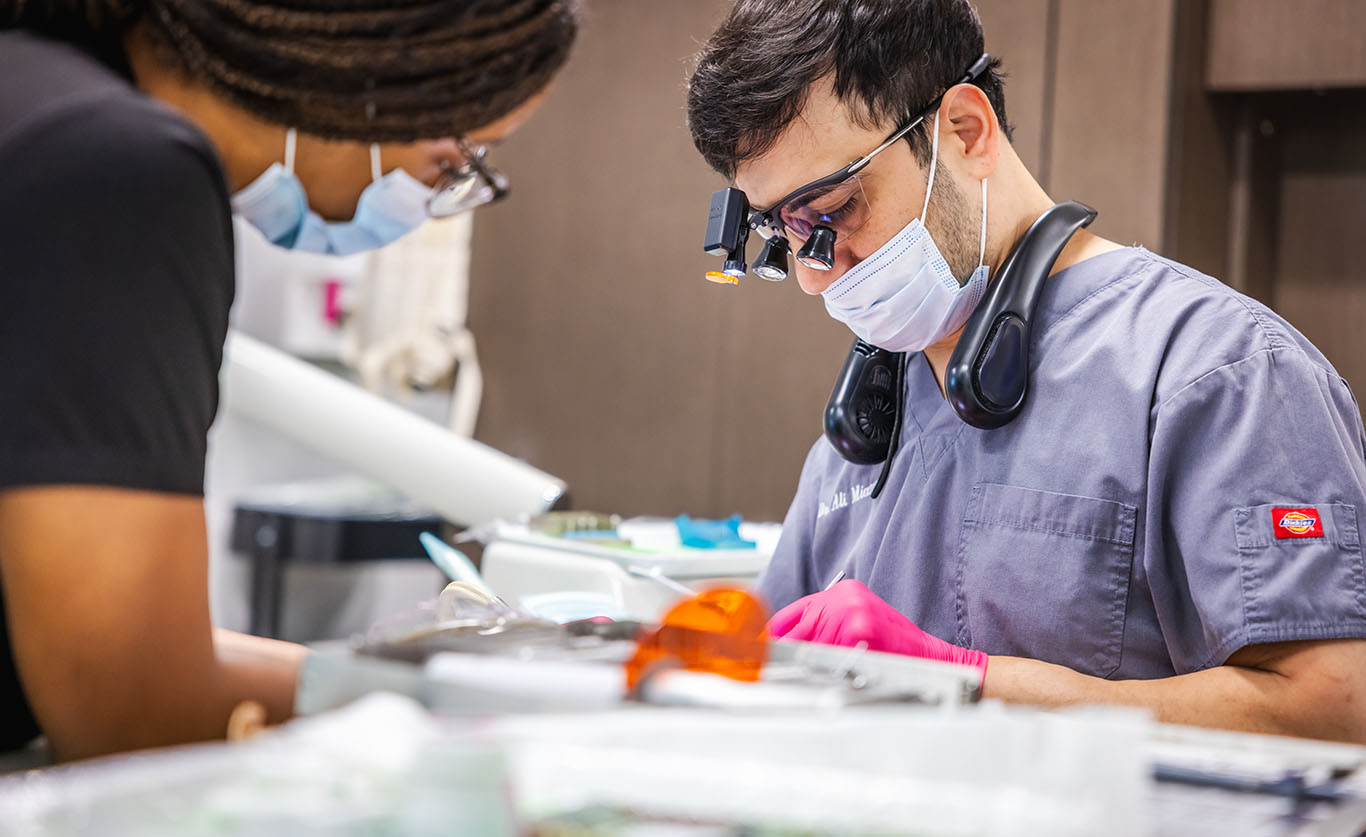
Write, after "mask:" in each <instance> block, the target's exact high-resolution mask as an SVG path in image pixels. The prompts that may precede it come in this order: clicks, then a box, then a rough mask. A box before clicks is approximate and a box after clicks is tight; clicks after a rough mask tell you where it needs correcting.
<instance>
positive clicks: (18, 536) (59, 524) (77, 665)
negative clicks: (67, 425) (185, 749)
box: [0, 486, 305, 760]
mask: <svg viewBox="0 0 1366 837" xmlns="http://www.w3.org/2000/svg"><path fill="white" fill-rule="evenodd" d="M0 580H2V581H3V587H4V596H5V607H6V611H7V613H8V617H9V633H10V641H11V643H12V645H13V650H14V657H15V663H16V666H17V668H18V670H19V676H20V679H21V680H22V682H23V686H24V690H25V693H26V694H27V696H28V700H29V702H30V704H31V705H32V707H33V711H34V714H35V715H36V716H37V718H38V721H39V723H40V724H41V726H42V728H43V731H44V732H45V733H46V735H47V737H48V741H49V742H50V744H51V746H52V749H53V753H54V754H55V755H56V757H57V758H59V759H63V760H67V759H77V758H85V757H89V756H96V755H101V754H105V753H111V752H117V751H121V750H131V749H138V748H143V747H155V746H162V745H167V744H176V743H182V742H187V741H197V740H205V739H213V738H222V737H223V736H224V733H225V730H226V726H227V719H228V715H229V714H230V713H231V712H232V710H233V708H234V707H235V706H236V705H237V704H238V703H239V702H241V701H243V700H248V699H251V700H257V701H259V702H261V703H262V704H264V705H265V706H266V707H267V710H268V717H269V720H270V722H272V723H278V722H280V721H282V720H284V719H285V718H287V717H288V716H289V714H290V712H291V706H292V703H293V695H294V687H295V682H296V678H297V674H298V668H299V664H300V662H301V661H302V658H303V655H304V653H305V652H304V649H303V648H302V647H301V646H297V645H293V644H290V643H284V642H277V641H273V640H267V639H261V638H259V637H250V636H244V635H241V634H234V633H232V632H229V631H218V632H215V631H214V630H213V629H212V628H211V626H210V623H209V598H208V547H207V541H206V535H205V526H204V503H203V499H202V498H200V497H194V496H187V495H179V494H167V493H158V492H151V491H134V490H127V489H117V488H104V487H93V486H50V487H35V488H18V489H9V490H6V491H3V492H0Z"/></svg>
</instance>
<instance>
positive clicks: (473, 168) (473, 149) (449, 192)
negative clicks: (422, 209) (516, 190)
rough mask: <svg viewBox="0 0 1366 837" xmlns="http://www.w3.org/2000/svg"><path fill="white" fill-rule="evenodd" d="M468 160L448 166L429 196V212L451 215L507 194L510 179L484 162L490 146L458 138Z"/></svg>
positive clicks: (437, 214) (494, 200)
mask: <svg viewBox="0 0 1366 837" xmlns="http://www.w3.org/2000/svg"><path fill="white" fill-rule="evenodd" d="M455 142H456V145H458V146H459V148H460V153H461V154H463V155H465V162H464V163H462V164H461V165H460V166H458V167H446V168H444V169H443V170H442V172H441V176H440V177H439V178H437V181H436V185H435V186H434V187H432V196H431V197H430V198H428V199H427V214H428V215H430V216H431V217H433V218H449V217H450V216H452V215H459V214H460V213H462V212H469V211H470V210H471V209H475V208H478V207H481V206H485V205H487V204H491V203H496V202H498V201H500V200H502V199H503V198H505V197H507V195H508V179H507V177H506V176H505V175H504V174H503V173H502V172H500V171H499V170H498V169H496V168H494V167H493V166H491V165H489V164H488V163H486V162H485V161H484V156H485V155H486V154H487V153H488V148H487V147H486V146H483V145H472V144H470V142H469V141H468V140H466V139H465V138H464V137H461V138H459V139H457V140H456V141H455Z"/></svg>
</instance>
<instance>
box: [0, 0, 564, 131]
mask: <svg viewBox="0 0 1366 837" xmlns="http://www.w3.org/2000/svg"><path fill="white" fill-rule="evenodd" d="M579 20H580V10H579V0H0V29H4V28H7V27H12V26H19V27H24V28H29V29H33V30H36V31H39V32H42V33H44V34H47V35H49V36H53V37H57V38H62V39H65V40H71V41H74V42H77V43H81V44H86V45H90V46H94V47H99V48H100V49H99V50H98V51H100V52H108V51H109V50H108V48H107V42H110V41H111V39H112V41H113V42H114V43H115V49H116V50H117V46H116V42H117V38H118V37H119V36H120V35H121V34H122V33H123V32H124V31H125V30H126V29H127V28H128V27H130V26H133V25H137V24H141V25H143V27H144V31H145V33H146V35H147V37H148V38H149V39H150V40H151V41H152V43H153V44H154V45H155V46H156V47H157V48H158V52H159V54H160V55H161V56H162V58H163V59H164V60H165V61H166V63H167V64H168V65H170V66H174V67H176V68H177V69H179V70H181V71H183V72H185V73H187V74H188V75H189V76H191V77H193V78H194V79H196V80H198V81H200V82H202V83H204V84H205V85H207V86H209V87H210V88H212V89H213V90H214V91H215V92H216V93H218V94H220V95H221V96H223V97H224V98H226V99H228V100H229V101H231V102H233V103H234V104H236V105H238V106H239V107H241V108H243V109H245V110H247V111H249V112H251V113H252V114H255V115H256V116H258V117H260V118H262V119H265V120H267V121H270V122H275V123H277V124H281V125H289V126H292V127H295V128H298V129H299V130H300V131H304V132H306V133H310V134H314V135H316V136H321V137H327V138H329V139H347V140H360V141H363V142H412V141H414V140H418V139H435V138H440V137H449V136H458V135H461V134H464V133H466V132H468V131H471V130H474V129H476V128H481V127H483V126H485V125H488V124H489V123H491V122H495V121H497V120H498V119H499V118H500V117H502V116H505V115H507V114H508V113H511V112H512V111H513V110H515V109H516V108H517V107H518V106H519V105H521V104H522V103H523V102H526V101H527V100H528V99H530V98H531V97H532V96H534V95H535V94H536V93H538V92H540V91H541V90H542V89H544V88H545V86H546V85H547V84H549V82H550V79H551V78H552V77H553V76H554V75H555V73H556V72H558V71H559V69H560V67H561V66H562V65H563V64H564V62H565V60H566V58H567V57H568V55H569V47H570V44H571V43H572V42H573V41H574V36H575V34H576V33H577V31H578V27H579Z"/></svg>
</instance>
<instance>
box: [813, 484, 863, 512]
mask: <svg viewBox="0 0 1366 837" xmlns="http://www.w3.org/2000/svg"><path fill="white" fill-rule="evenodd" d="M875 485H877V483H875V482H870V483H868V484H867V485H855V486H853V487H851V488H850V489H849V490H848V491H845V490H844V489H843V488H841V489H840V490H838V491H836V492H835V496H833V497H831V498H830V502H828V503H826V502H824V501H821V502H820V503H819V504H818V505H817V507H816V519H817V520H820V519H821V518H822V517H825V516H826V515H827V514H829V513H830V512H832V511H839V510H840V509H842V508H845V507H847V506H848V505H850V504H851V503H857V502H858V501H859V500H866V499H868V498H869V497H871V496H873V487H874V486H875Z"/></svg>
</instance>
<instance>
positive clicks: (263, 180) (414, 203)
mask: <svg viewBox="0 0 1366 837" xmlns="http://www.w3.org/2000/svg"><path fill="white" fill-rule="evenodd" d="M295 141H296V139H295V132H294V129H293V128H290V129H289V131H287V132H286V133H285V164H284V165H283V166H282V165H280V164H279V163H271V165H270V168H268V169H266V170H265V171H264V172H262V173H261V176H260V177H258V178H256V179H255V180H253V181H252V182H251V183H250V184H249V185H248V186H247V187H246V188H244V189H242V191H240V192H238V193H237V194H235V195H233V196H232V209H233V212H235V213H237V214H238V215H241V216H242V217H243V218H245V219H246V220H247V221H249V222H251V224H252V226H254V227H256V228H257V229H258V230H260V231H261V233H262V234H263V235H264V236H265V237H266V239H267V240H269V241H270V243H271V244H274V245H276V246H277V247H284V248H285V249H287V250H302V251H305V252H308V253H330V254H332V255H336V256H346V255H350V254H352V253H362V252H365V251H367V250H374V249H377V248H379V247H383V246H384V245H386V244H388V243H390V242H392V241H395V240H397V239H399V238H401V237H403V236H404V235H406V234H408V233H410V232H412V231H413V230H414V229H416V228H417V227H418V226H419V225H420V224H421V223H422V222H423V221H425V220H427V200H428V198H429V197H431V193H432V190H431V188H429V187H428V186H425V185H423V183H422V182H421V181H419V180H418V179H417V178H415V177H413V176H412V175H410V174H408V173H407V172H405V171H404V170H403V169H401V168H400V169H394V170H393V171H391V172H389V173H388V174H384V175H381V174H380V164H379V146H378V145H371V146H370V179H371V182H370V185H369V186H366V187H365V191H364V192H361V195H360V199H359V200H358V201H357V202H356V212H355V214H354V215H353V216H352V218H351V220H350V221H341V222H334V221H325V220H323V218H322V216H320V215H318V213H316V212H314V211H313V210H311V209H309V208H308V196H307V195H306V194H305V193H304V187H303V184H301V183H300V182H299V178H298V177H297V176H295V174H294V146H295Z"/></svg>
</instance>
